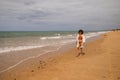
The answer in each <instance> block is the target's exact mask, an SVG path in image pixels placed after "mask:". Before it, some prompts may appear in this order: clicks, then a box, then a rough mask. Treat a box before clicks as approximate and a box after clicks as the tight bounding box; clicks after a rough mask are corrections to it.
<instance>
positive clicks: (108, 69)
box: [0, 31, 120, 80]
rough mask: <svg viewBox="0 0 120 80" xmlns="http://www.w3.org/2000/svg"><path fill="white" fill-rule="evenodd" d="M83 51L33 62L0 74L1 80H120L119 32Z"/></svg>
mask: <svg viewBox="0 0 120 80" xmlns="http://www.w3.org/2000/svg"><path fill="white" fill-rule="evenodd" d="M84 52H85V55H80V56H78V57H76V56H77V54H78V52H77V49H76V48H72V49H70V50H67V51H65V52H62V53H60V52H56V53H59V55H56V56H54V57H51V56H48V57H49V58H47V59H44V58H40V57H38V58H35V59H30V60H28V61H25V62H24V63H22V64H20V65H19V66H16V67H15V68H13V69H11V70H8V71H6V72H4V73H2V74H0V80H120V31H115V32H108V33H106V34H104V35H102V36H100V37H99V38H98V39H96V40H94V41H91V42H88V43H86V44H85V48H84ZM33 53H34V51H33ZM45 56H46V55H45ZM45 56H43V57H45Z"/></svg>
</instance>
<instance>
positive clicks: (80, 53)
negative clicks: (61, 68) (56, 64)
mask: <svg viewBox="0 0 120 80" xmlns="http://www.w3.org/2000/svg"><path fill="white" fill-rule="evenodd" d="M80 55H82V56H83V55H85V53H84V52H82V53H80V52H79V53H78V54H77V56H76V57H79V56H80Z"/></svg>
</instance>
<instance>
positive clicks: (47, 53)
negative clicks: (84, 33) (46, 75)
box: [0, 34, 102, 74]
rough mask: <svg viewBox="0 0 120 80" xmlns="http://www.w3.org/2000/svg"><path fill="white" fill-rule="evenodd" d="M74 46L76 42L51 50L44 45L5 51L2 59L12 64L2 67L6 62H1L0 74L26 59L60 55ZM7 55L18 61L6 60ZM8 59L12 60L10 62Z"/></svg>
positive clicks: (89, 39) (92, 38)
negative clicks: (45, 48)
mask: <svg viewBox="0 0 120 80" xmlns="http://www.w3.org/2000/svg"><path fill="white" fill-rule="evenodd" d="M101 35H102V34H101ZM101 35H97V36H93V37H91V38H88V39H86V43H88V42H90V41H94V40H95V39H98V38H99V37H100V36H101ZM71 45H72V46H71ZM66 47H67V48H66ZM73 47H76V43H75V42H72V43H68V44H65V45H62V46H61V47H58V48H57V49H56V50H50V51H43V49H44V47H42V48H33V49H28V50H20V51H11V52H6V53H3V54H1V56H0V57H1V61H4V62H6V64H10V66H9V67H8V68H7V65H5V66H3V67H1V66H2V64H3V65H4V64H5V63H1V64H0V65H1V66H0V74H1V73H4V72H6V71H9V70H10V69H12V68H14V67H16V66H19V65H20V64H22V63H23V62H25V61H27V60H29V59H34V58H38V57H40V58H42V56H44V58H49V57H54V56H55V55H59V53H60V54H61V53H63V52H65V51H67V50H69V49H71V48H73ZM47 48H48V49H49V48H50V49H51V46H49V47H47ZM33 52H34V53H33ZM57 52H59V53H57ZM26 53H28V54H26ZM51 53H53V54H51ZM56 53H57V54H56ZM24 54H26V55H27V56H29V57H27V58H25V57H23V56H25V55H24ZM35 54H36V55H35ZM5 56H8V57H6V58H7V59H9V60H11V59H13V58H14V60H16V59H17V60H16V61H8V60H6V58H5ZM11 57H12V58H11ZM20 57H23V58H20ZM2 58H5V59H3V60H2ZM19 58H20V59H21V60H20V59H19ZM5 60H6V61H5ZM18 60H20V61H18ZM7 61H8V62H10V63H8V62H7ZM2 69H3V70H2Z"/></svg>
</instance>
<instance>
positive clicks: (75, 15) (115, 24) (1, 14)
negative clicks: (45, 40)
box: [0, 0, 120, 31]
mask: <svg viewBox="0 0 120 80" xmlns="http://www.w3.org/2000/svg"><path fill="white" fill-rule="evenodd" d="M80 28H82V29H85V30H100V29H112V28H120V0H0V31H2V30H17V31H18V30H25V31H26V30H30V31H31V30H77V29H80Z"/></svg>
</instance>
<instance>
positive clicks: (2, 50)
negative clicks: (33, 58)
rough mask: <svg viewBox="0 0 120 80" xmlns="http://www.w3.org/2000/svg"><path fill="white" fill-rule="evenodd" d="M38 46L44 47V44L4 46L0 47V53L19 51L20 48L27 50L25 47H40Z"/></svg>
mask: <svg viewBox="0 0 120 80" xmlns="http://www.w3.org/2000/svg"><path fill="white" fill-rule="evenodd" d="M40 47H45V45H40V46H18V47H5V48H3V49H0V53H5V52H11V51H21V50H27V49H33V48H40Z"/></svg>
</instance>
